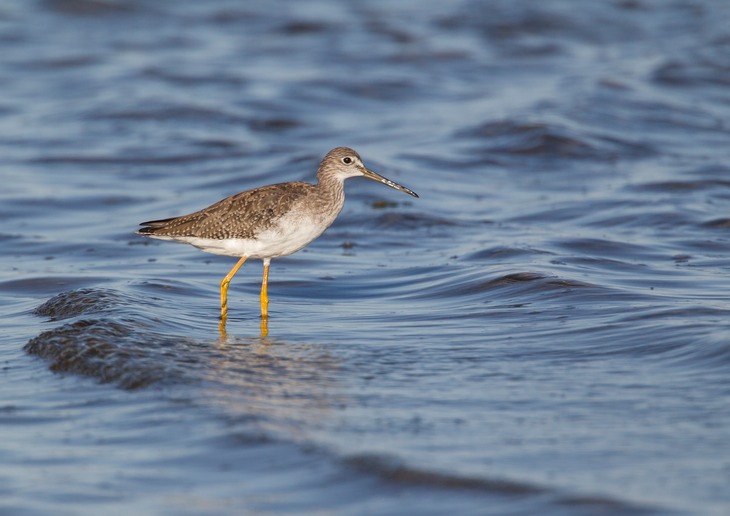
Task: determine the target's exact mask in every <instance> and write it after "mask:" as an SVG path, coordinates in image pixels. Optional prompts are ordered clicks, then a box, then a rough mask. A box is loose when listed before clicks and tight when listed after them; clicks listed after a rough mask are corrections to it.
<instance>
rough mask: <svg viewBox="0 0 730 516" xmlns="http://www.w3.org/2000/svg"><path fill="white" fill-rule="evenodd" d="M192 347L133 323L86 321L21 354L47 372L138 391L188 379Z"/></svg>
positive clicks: (44, 336) (42, 338)
mask: <svg viewBox="0 0 730 516" xmlns="http://www.w3.org/2000/svg"><path fill="white" fill-rule="evenodd" d="M56 311H63V310H60V309H58V308H56ZM196 345H197V343H196V342H195V341H193V340H192V339H190V338H187V337H175V336H167V335H159V334H154V333H151V332H149V331H147V330H145V329H144V328H143V327H142V326H141V325H140V324H139V323H135V322H133V321H114V320H109V319H85V320H80V321H76V322H73V323H69V324H65V325H63V326H60V327H58V328H54V329H53V330H49V331H45V332H43V333H41V334H40V335H38V336H37V337H34V338H32V339H31V340H30V341H29V342H28V344H26V345H25V348H24V349H25V351H26V352H27V353H29V354H31V355H37V356H39V357H41V358H44V359H46V360H48V361H49V362H50V366H49V367H50V369H51V371H54V372H59V373H74V374H80V375H84V376H90V377H92V378H96V379H98V380H99V381H100V382H102V383H113V384H115V385H118V386H119V387H121V388H123V389H139V388H142V387H149V386H150V385H154V384H168V383H180V382H185V381H189V380H191V379H192V378H191V376H190V375H189V372H190V366H191V364H192V363H195V362H196V358H195V357H194V356H192V355H190V354H187V353H184V350H185V348H189V347H192V346H196Z"/></svg>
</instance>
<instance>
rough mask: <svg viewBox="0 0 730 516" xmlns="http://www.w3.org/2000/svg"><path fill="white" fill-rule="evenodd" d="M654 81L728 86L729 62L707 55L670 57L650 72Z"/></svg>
mask: <svg viewBox="0 0 730 516" xmlns="http://www.w3.org/2000/svg"><path fill="white" fill-rule="evenodd" d="M652 78H653V80H654V81H656V82H657V83H660V84H664V85H667V86H676V87H685V88H687V87H697V86H705V85H710V86H729V85H730V62H722V61H721V60H715V59H712V58H710V57H709V56H704V57H695V58H693V59H691V60H681V61H680V60H676V59H672V60H669V61H667V62H665V63H663V64H661V65H660V66H659V67H658V68H657V69H656V70H655V71H654V73H653V74H652Z"/></svg>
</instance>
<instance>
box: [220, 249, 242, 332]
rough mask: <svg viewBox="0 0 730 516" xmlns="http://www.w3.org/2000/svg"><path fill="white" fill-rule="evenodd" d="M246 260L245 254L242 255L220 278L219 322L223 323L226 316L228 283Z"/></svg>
mask: <svg viewBox="0 0 730 516" xmlns="http://www.w3.org/2000/svg"><path fill="white" fill-rule="evenodd" d="M245 261H246V256H244V257H242V258H241V259H240V260H238V263H236V265H234V266H233V268H232V269H231V272H229V273H228V274H226V277H225V278H223V279H222V280H221V323H222V324H225V322H226V317H227V316H228V284H229V283H230V282H231V280H232V279H233V276H234V275H235V274H236V273H237V272H238V269H240V268H241V265H243V262H245Z"/></svg>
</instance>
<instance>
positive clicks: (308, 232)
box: [137, 147, 418, 323]
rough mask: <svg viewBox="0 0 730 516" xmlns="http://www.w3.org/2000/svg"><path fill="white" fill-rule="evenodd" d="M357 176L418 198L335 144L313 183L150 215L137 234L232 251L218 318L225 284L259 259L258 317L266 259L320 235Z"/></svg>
mask: <svg viewBox="0 0 730 516" xmlns="http://www.w3.org/2000/svg"><path fill="white" fill-rule="evenodd" d="M357 176H363V177H367V178H368V179H372V180H374V181H379V182H381V183H383V184H386V185H388V186H390V187H391V188H395V189H396V190H400V191H401V192H405V193H407V194H408V195H412V196H413V197H418V195H416V193H415V192H413V191H411V190H409V189H408V188H406V187H404V186H401V185H399V184H398V183H395V182H393V181H391V180H390V179H386V178H385V177H383V176H381V175H380V174H377V173H375V172H373V171H372V170H369V169H367V168H366V167H365V165H363V162H362V160H361V159H360V156H359V154H358V153H357V152H355V151H354V150H352V149H349V148H347V147H337V148H335V149H332V150H331V151H329V152H328V153H327V155H326V156H325V157H324V159H323V160H322V162H321V163H320V165H319V169H318V170H317V181H318V183H317V184H316V185H313V184H309V183H303V182H298V181H297V182H291V183H279V184H274V185H268V186H262V187H260V188H254V189H253V190H247V191H245V192H241V193H239V194H236V195H233V196H231V197H228V198H226V199H223V200H222V201H220V202H217V203H215V204H213V205H211V206H208V207H207V208H205V209H202V210H200V211H196V212H195V213H191V214H190V215H183V216H182V217H174V218H170V219H162V220H152V221H150V222H143V223H142V224H140V225H141V226H144V227H143V228H141V229H140V230H139V231H137V233H139V234H142V235H147V236H150V237H152V238H160V239H163V240H176V241H178V242H184V243H186V244H191V245H193V246H195V247H198V248H200V249H202V250H203V251H206V252H208V253H213V254H221V255H225V256H235V257H237V258H239V260H238V262H237V263H236V265H234V266H233V268H232V269H231V271H230V272H229V273H228V274H227V275H226V277H225V278H223V280H222V281H221V284H220V287H221V322H222V323H225V319H226V316H227V314H228V285H229V283H230V282H231V279H232V278H233V276H234V275H235V274H236V272H238V269H240V268H241V266H242V265H243V263H244V262H245V261H246V259H248V258H259V259H261V260H263V262H264V277H263V281H262V282H261V296H260V297H261V317H262V319H264V320H266V319H267V318H268V306H269V297H268V294H267V287H268V281H269V264H270V263H271V259H272V258H278V257H280V256H287V255H289V254H292V253H295V252H297V251H299V250H300V249H302V248H303V247H305V246H306V245H307V244H309V243H310V242H312V241H313V240H314V239H316V238H317V237H318V236H319V235H321V234H322V233H323V232H324V230H325V229H327V228H328V227H329V226H330V225H331V224H332V223H333V222H334V220H335V219H336V218H337V215H338V214H339V213H340V211H341V210H342V206H343V205H344V203H345V189H344V182H345V179H348V178H350V177H357Z"/></svg>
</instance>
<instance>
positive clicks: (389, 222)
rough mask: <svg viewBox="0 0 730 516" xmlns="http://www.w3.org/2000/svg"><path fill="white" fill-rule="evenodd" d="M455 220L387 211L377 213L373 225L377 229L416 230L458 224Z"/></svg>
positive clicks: (422, 214) (423, 214)
mask: <svg viewBox="0 0 730 516" xmlns="http://www.w3.org/2000/svg"><path fill="white" fill-rule="evenodd" d="M458 225H459V222H458V221H456V220H451V219H447V218H444V217H438V216H436V215H430V214H426V213H406V212H395V211H392V212H388V213H384V214H383V215H379V216H378V217H377V219H375V227H377V228H378V229H392V230H416V229H423V228H433V227H450V226H458Z"/></svg>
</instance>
